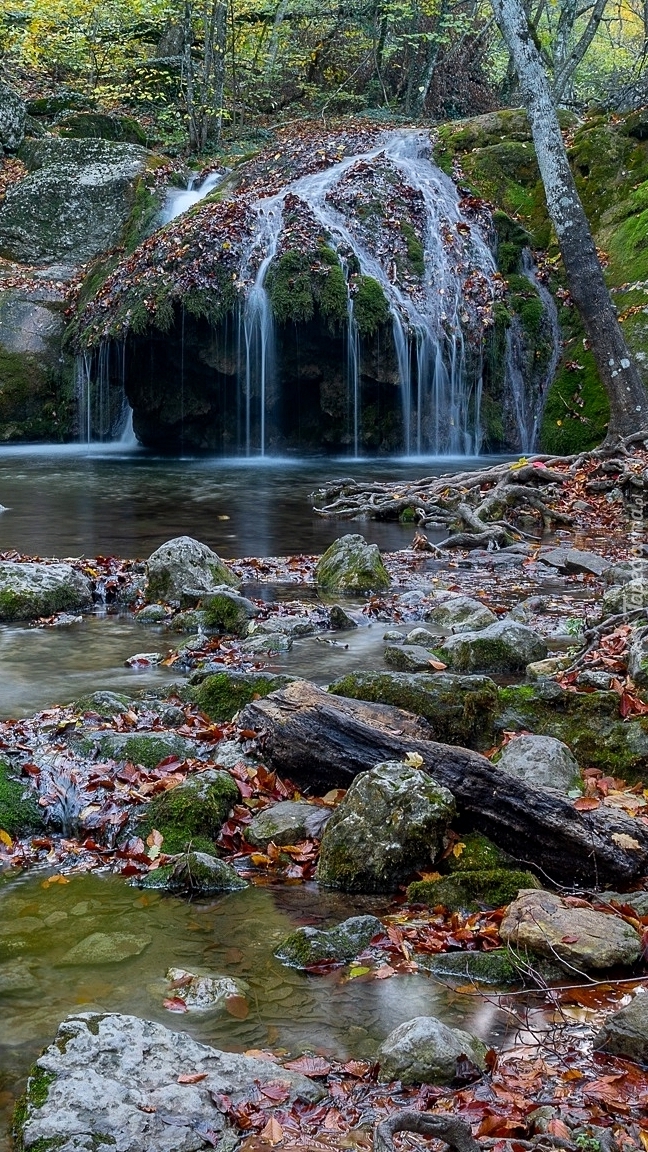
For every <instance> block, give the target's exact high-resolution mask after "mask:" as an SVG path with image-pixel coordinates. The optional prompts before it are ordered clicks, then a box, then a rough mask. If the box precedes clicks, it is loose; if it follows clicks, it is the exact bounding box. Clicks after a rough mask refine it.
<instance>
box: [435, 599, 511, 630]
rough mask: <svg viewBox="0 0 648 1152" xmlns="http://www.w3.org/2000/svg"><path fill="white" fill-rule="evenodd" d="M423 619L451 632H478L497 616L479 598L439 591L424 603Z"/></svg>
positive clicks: (494, 620) (493, 621) (494, 621)
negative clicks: (430, 600) (428, 601)
mask: <svg viewBox="0 0 648 1152" xmlns="http://www.w3.org/2000/svg"><path fill="white" fill-rule="evenodd" d="M424 619H425V620H427V621H428V623H430V624H437V625H439V627H440V628H445V629H447V630H448V632H452V633H453V634H456V633H459V632H479V631H481V629H482V628H488V627H489V626H490V625H491V624H495V623H497V616H496V615H495V613H494V612H492V611H491V609H490V608H488V607H487V606H486V605H485V604H482V603H481V601H480V600H475V598H474V597H473V596H463V595H461V594H460V593H457V592H439V593H437V595H436V596H435V597H434V598H433V600H432V602H431V603H430V604H429V605H426V608H425V614H424Z"/></svg>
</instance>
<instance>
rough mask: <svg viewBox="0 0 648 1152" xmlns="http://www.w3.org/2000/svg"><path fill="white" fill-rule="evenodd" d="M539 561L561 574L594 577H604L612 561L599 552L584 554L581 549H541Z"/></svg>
mask: <svg viewBox="0 0 648 1152" xmlns="http://www.w3.org/2000/svg"><path fill="white" fill-rule="evenodd" d="M538 560H539V561H540V562H541V563H542V564H550V565H551V567H552V568H557V569H558V571H559V572H585V573H587V574H588V575H592V576H603V575H604V573H605V572H607V570H608V568H609V567H610V561H609V560H606V559H605V558H604V557H603V556H599V555H598V553H597V552H583V551H581V549H580V548H541V549H540V550H539V552H538Z"/></svg>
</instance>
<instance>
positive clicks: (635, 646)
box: [628, 628, 648, 688]
mask: <svg viewBox="0 0 648 1152" xmlns="http://www.w3.org/2000/svg"><path fill="white" fill-rule="evenodd" d="M628 674H629V675H630V676H631V677H632V679H633V680H634V682H635V684H638V685H639V686H640V687H641V688H645V687H646V685H647V684H648V636H646V634H645V632H644V629H643V628H635V629H633V631H632V633H631V635H630V644H629V645H628Z"/></svg>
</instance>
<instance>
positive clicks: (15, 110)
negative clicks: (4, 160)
mask: <svg viewBox="0 0 648 1152" xmlns="http://www.w3.org/2000/svg"><path fill="white" fill-rule="evenodd" d="M26 116H27V109H26V107H25V102H24V100H23V99H22V98H21V97H20V96H19V95H18V93H17V92H16V91H15V90H14V89H13V88H10V87H9V85H8V84H4V83H2V82H0V155H2V152H3V150H4V151H5V152H15V151H16V150H17V149H18V148H20V145H21V144H22V142H23V137H24V135H25V119H26Z"/></svg>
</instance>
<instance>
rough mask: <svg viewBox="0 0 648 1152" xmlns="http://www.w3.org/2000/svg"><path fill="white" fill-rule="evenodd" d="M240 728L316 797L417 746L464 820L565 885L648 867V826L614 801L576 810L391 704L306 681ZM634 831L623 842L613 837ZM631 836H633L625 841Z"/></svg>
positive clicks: (266, 703) (247, 716)
mask: <svg viewBox="0 0 648 1152" xmlns="http://www.w3.org/2000/svg"><path fill="white" fill-rule="evenodd" d="M239 722H240V725H241V727H242V728H254V729H256V730H257V731H258V732H259V733H260V737H259V740H260V746H261V752H262V755H263V756H264V758H265V762H266V764H268V765H269V766H270V767H272V768H274V769H276V770H277V771H278V772H281V773H283V774H285V775H287V776H289V777H291V778H292V779H294V780H295V781H297V783H299V784H302V785H307V786H309V789H310V790H311V791H312V792H313V793H314V794H315V795H316V794H317V793H318V792H321V791H322V790H324V789H328V788H335V787H343V788H344V787H347V786H348V785H349V784H350V783H351V781H352V780H353V778H354V777H355V776H357V774H358V772H364V771H366V770H367V769H368V768H371V767H373V765H374V764H379V763H380V762H381V761H384V760H405V758H406V757H407V755H408V753H410V752H414V753H418V755H419V756H420V757H421V759H422V768H423V769H424V770H425V771H427V772H429V773H430V775H431V776H433V777H434V779H435V780H437V781H438V782H439V784H444V785H445V787H446V788H449V789H450V791H451V792H452V794H453V795H454V797H455V800H456V802H457V807H458V809H459V812H460V816H461V819H462V822H463V823H464V824H465V825H466V826H467V827H470V828H475V829H477V830H478V831H480V832H484V833H485V834H486V835H487V836H489V837H490V838H491V839H492V840H493V841H494V842H495V843H496V844H498V845H499V846H500V847H501V848H503V849H505V851H507V852H510V854H511V855H512V856H514V857H515V858H516V859H517V860H518V861H519V862H520V863H521V864H523V865H527V866H530V867H533V868H535V870H536V871H537V872H538V873H539V875H540V877H541V878H546V877H548V878H549V879H551V880H555V881H558V882H559V883H561V884H565V885H572V884H575V883H578V882H580V883H583V884H589V885H593V886H594V887H598V886H599V885H600V884H602V883H612V884H628V883H630V882H632V880H634V879H636V878H638V877H639V876H641V875H644V874H645V872H646V869H647V867H648V828H646V827H645V826H644V825H641V824H640V823H639V821H637V820H633V819H631V818H630V817H627V816H624V815H623V814H619V813H617V812H616V811H615V810H614V809H612V808H599V809H597V810H595V811H593V812H578V811H576V809H575V808H574V806H573V804H572V803H571V802H570V801H569V800H567V799H563V798H562V797H561V796H556V795H554V793H553V792H548V791H546V790H545V789H542V788H533V787H531V786H530V785H528V784H525V783H524V782H523V781H521V780H518V779H516V778H515V777H514V776H509V775H508V773H506V772H502V771H500V770H499V769H498V768H497V767H496V766H495V765H493V764H491V762H490V760H487V759H486V757H485V756H480V755H479V753H478V752H471V751H469V749H467V748H455V747H450V746H449V745H447V744H438V743H436V742H434V741H432V740H430V739H428V734H429V732H430V727H429V725H428V724H427V722H426V721H425V720H421V719H419V718H417V717H416V716H413V715H412V714H411V713H409V712H403V711H402V710H401V709H400V708H393V707H391V706H390V705H386V704H369V703H367V702H365V701H363V700H347V699H345V698H344V697H340V696H332V695H329V693H328V692H324V691H322V690H321V689H320V688H316V687H315V685H314V684H310V683H308V682H307V681H304V680H298V681H295V682H294V683H293V684H290V685H289V686H288V687H287V688H285V689H284V690H283V691H281V692H273V693H272V695H270V696H266V697H265V699H263V700H257V701H255V702H253V703H252V704H248V705H247V707H246V708H245V709H244V711H243V712H242V714H241V717H240V721H239ZM619 834H621V836H626V837H628V836H629V837H631V838H632V844H633V845H634V847H623V844H624V841H623V839H621V843H619V842H618V840H614V839H613V836H615V835H616V836H617V837H618V836H619ZM627 843H628V842H627V841H626V844H627Z"/></svg>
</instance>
